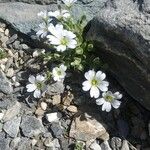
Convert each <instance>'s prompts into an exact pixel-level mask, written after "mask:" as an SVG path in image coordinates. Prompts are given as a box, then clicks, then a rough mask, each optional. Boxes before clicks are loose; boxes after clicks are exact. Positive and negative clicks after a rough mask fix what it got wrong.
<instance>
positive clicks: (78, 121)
mask: <svg viewBox="0 0 150 150" xmlns="http://www.w3.org/2000/svg"><path fill="white" fill-rule="evenodd" d="M104 133H106V129H105V128H104V126H103V125H102V124H101V123H100V122H98V121H97V120H96V119H94V118H91V117H86V118H85V119H83V118H82V116H79V117H77V118H75V120H74V121H73V122H72V124H71V129H70V137H72V138H75V139H77V140H82V141H89V140H93V139H96V138H100V137H101V136H102V135H103V134H104Z"/></svg>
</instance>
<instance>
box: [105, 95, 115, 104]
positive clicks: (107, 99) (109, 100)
mask: <svg viewBox="0 0 150 150" xmlns="http://www.w3.org/2000/svg"><path fill="white" fill-rule="evenodd" d="M105 100H106V101H107V102H112V100H113V96H110V95H107V96H106V97H105Z"/></svg>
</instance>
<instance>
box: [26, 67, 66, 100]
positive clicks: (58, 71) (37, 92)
mask: <svg viewBox="0 0 150 150" xmlns="http://www.w3.org/2000/svg"><path fill="white" fill-rule="evenodd" d="M66 70H67V67H66V66H65V65H64V64H62V65H60V67H55V68H53V70H52V77H53V79H54V81H62V80H64V78H65V76H66ZM28 81H29V82H30V83H29V84H27V85H26V88H27V92H34V93H33V96H34V97H35V98H41V96H42V95H43V94H44V93H45V92H46V85H45V81H46V77H44V76H43V75H37V76H36V77H34V76H33V75H31V76H30V77H29V79H28Z"/></svg>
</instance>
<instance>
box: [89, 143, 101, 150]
mask: <svg viewBox="0 0 150 150" xmlns="http://www.w3.org/2000/svg"><path fill="white" fill-rule="evenodd" d="M90 148H91V150H102V149H101V147H100V145H99V144H98V143H97V142H96V141H94V142H93V143H92V144H91V145H90Z"/></svg>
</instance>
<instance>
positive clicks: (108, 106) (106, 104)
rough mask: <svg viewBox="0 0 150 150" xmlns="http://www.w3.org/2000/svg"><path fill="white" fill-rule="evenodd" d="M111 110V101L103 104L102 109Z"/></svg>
mask: <svg viewBox="0 0 150 150" xmlns="http://www.w3.org/2000/svg"><path fill="white" fill-rule="evenodd" d="M110 110H111V104H110V103H109V102H105V103H104V104H103V106H102V111H106V112H109V111H110Z"/></svg>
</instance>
